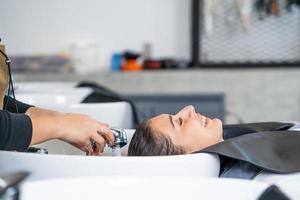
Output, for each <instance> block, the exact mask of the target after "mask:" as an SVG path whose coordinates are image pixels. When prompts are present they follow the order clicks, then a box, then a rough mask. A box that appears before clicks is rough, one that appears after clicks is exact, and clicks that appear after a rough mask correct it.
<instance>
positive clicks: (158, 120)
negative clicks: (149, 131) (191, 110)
mask: <svg viewBox="0 0 300 200" xmlns="http://www.w3.org/2000/svg"><path fill="white" fill-rule="evenodd" d="M149 124H150V126H151V127H152V128H153V129H155V130H157V131H159V132H161V133H167V134H168V133H170V132H172V131H173V126H172V124H171V121H170V115H168V114H161V115H158V116H156V117H153V118H151V119H150V120H149Z"/></svg>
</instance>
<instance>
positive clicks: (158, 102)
mask: <svg viewBox="0 0 300 200" xmlns="http://www.w3.org/2000/svg"><path fill="white" fill-rule="evenodd" d="M0 37H1V39H2V43H3V44H5V46H6V52H7V54H8V55H9V56H10V57H11V59H12V71H13V79H14V81H15V83H16V93H17V96H16V98H17V99H21V100H22V98H21V97H23V96H22V95H21V94H22V88H24V87H22V85H26V84H27V86H28V83H29V84H30V83H35V86H36V85H43V84H47V85H48V86H50V87H46V89H44V90H43V91H41V93H40V94H42V92H44V93H51V92H54V90H55V87H56V86H57V83H60V84H68V83H69V84H70V83H71V85H72V84H73V83H80V82H82V81H88V82H89V83H93V84H96V85H97V86H101V87H105V88H107V89H109V90H111V91H113V92H115V93H117V94H118V95H120V96H122V97H123V98H126V99H128V100H130V101H132V102H134V103H135V105H136V107H137V111H138V112H137V113H138V117H139V119H140V120H143V119H145V118H147V117H151V116H153V115H156V114H159V113H162V112H168V113H174V112H176V111H177V110H178V109H179V108H181V107H183V106H184V105H188V104H193V105H195V107H196V108H197V109H198V111H199V112H202V113H204V114H206V115H208V116H210V117H219V118H221V119H223V120H224V121H225V123H237V122H257V121H300V68H299V67H300V1H299V0H163V1H161V0H143V1H141V0H86V1H80V0H51V1H50V0H45V1H40V0H26V1H18V0H1V2H0ZM51 86H52V87H51ZM18 94H19V97H20V98H18ZM24 99H25V100H26V98H24ZM27 99H28V98H27ZM29 103H34V102H29Z"/></svg>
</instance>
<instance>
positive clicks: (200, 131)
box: [149, 106, 223, 153]
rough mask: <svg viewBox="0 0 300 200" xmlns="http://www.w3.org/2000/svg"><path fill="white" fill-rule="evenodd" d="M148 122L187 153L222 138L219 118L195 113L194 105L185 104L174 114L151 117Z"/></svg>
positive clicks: (217, 141) (219, 140)
mask: <svg viewBox="0 0 300 200" xmlns="http://www.w3.org/2000/svg"><path fill="white" fill-rule="evenodd" d="M149 124H150V126H151V127H152V128H153V129H154V130H156V131H155V132H157V133H158V134H165V135H167V136H168V137H170V138H171V140H172V141H173V143H174V144H175V145H179V146H181V147H183V148H184V149H185V150H186V152H187V153H191V152H194V151H197V150H200V149H204V148H206V147H208V146H211V145H213V144H216V143H219V142H221V141H222V140H223V138H222V122H221V120H219V119H210V118H208V117H205V116H203V115H201V114H200V113H196V111H195V108H194V106H186V107H184V108H183V109H182V110H180V111H179V112H178V113H177V114H175V115H168V114H162V115H159V116H157V117H154V118H151V119H150V120H149Z"/></svg>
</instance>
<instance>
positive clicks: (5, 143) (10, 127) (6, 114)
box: [0, 97, 32, 151]
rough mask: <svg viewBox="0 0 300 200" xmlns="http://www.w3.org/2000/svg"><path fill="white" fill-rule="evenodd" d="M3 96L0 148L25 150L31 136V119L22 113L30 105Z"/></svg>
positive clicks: (0, 112) (0, 113)
mask: <svg viewBox="0 0 300 200" xmlns="http://www.w3.org/2000/svg"><path fill="white" fill-rule="evenodd" d="M6 103H7V104H6ZM16 104H17V106H18V113H17V110H16V106H15V103H14V100H13V99H12V98H11V97H5V100H4V105H7V106H6V110H0V150H8V151H25V150H26V149H27V148H28V146H29V145H30V141H31V137H32V124H31V119H30V118H29V117H28V116H27V115H25V114H24V113H25V112H26V111H27V109H28V108H30V107H32V106H31V105H27V104H24V103H22V102H19V101H16Z"/></svg>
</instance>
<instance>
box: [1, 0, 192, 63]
mask: <svg viewBox="0 0 300 200" xmlns="http://www.w3.org/2000/svg"><path fill="white" fill-rule="evenodd" d="M189 17H190V1H189V0H23V1H20V0H1V2H0V37H1V38H2V40H3V42H4V43H5V44H6V45H7V50H8V52H9V53H10V54H11V55H12V54H25V55H27V54H39V53H57V52H61V51H64V50H66V49H68V47H69V46H70V44H72V43H74V42H78V41H88V42H95V43H97V44H98V46H99V47H100V48H101V58H103V62H104V61H105V63H106V64H108V63H109V59H110V56H111V53H112V52H115V51H122V50H124V49H133V50H137V51H140V50H141V49H142V45H143V44H144V43H145V42H150V43H151V44H152V45H153V55H154V56H156V57H163V56H176V57H179V58H188V55H189V35H190V34H189V27H190V26H189Z"/></svg>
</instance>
